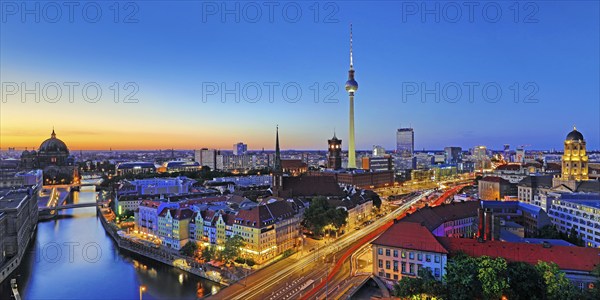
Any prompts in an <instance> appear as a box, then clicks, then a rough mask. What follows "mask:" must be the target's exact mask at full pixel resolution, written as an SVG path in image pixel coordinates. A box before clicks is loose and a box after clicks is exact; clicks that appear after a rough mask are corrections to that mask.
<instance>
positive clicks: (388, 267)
mask: <svg viewBox="0 0 600 300" xmlns="http://www.w3.org/2000/svg"><path fill="white" fill-rule="evenodd" d="M385 268H386V269H388V270H389V269H390V261H389V260H386V261H385Z"/></svg>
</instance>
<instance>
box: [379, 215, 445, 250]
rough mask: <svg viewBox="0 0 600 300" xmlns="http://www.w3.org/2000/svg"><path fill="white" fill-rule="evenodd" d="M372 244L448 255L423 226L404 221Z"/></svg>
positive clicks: (394, 225)
mask: <svg viewBox="0 0 600 300" xmlns="http://www.w3.org/2000/svg"><path fill="white" fill-rule="evenodd" d="M372 244H375V245H380V246H388V247H395V248H403V249H412V250H421V251H428V252H437V253H448V251H447V250H446V249H445V248H444V247H443V246H442V245H441V244H440V243H439V242H438V241H437V240H436V239H435V237H434V236H433V234H431V232H429V230H428V229H427V228H426V227H425V226H423V225H421V224H417V223H412V222H404V221H403V222H396V223H394V224H393V225H392V226H391V227H390V228H389V229H388V230H386V231H385V232H384V233H383V234H381V235H380V236H379V237H378V238H377V239H375V240H374V241H373V242H372Z"/></svg>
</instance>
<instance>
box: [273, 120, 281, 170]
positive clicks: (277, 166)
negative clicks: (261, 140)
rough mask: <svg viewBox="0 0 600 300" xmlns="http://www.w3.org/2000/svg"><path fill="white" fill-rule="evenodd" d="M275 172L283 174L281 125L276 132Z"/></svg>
mask: <svg viewBox="0 0 600 300" xmlns="http://www.w3.org/2000/svg"><path fill="white" fill-rule="evenodd" d="M275 171H277V172H281V171H282V169H281V150H280V149H279V125H277V127H276V132H275Z"/></svg>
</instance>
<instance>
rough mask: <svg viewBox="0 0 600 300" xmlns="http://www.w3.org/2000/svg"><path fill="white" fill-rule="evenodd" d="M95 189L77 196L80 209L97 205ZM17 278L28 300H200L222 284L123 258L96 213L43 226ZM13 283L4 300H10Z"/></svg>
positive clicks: (64, 216) (2, 292) (2, 290)
mask: <svg viewBox="0 0 600 300" xmlns="http://www.w3.org/2000/svg"><path fill="white" fill-rule="evenodd" d="M96 195H97V193H96V192H95V191H94V189H93V187H91V188H89V187H88V188H85V187H82V190H81V192H75V193H74V194H73V202H74V203H84V202H94V201H95V198H96ZM15 276H16V278H17V282H18V284H19V291H20V292H21V295H22V296H23V299H139V287H140V286H141V285H143V286H145V287H146V289H145V292H144V293H143V299H196V298H201V297H203V296H208V295H210V294H211V293H213V292H216V291H217V290H218V289H219V286H218V284H215V283H212V282H211V281H208V280H204V279H202V278H200V277H197V276H195V275H192V274H188V273H186V272H183V271H181V270H179V269H176V268H173V267H170V266H167V265H164V264H161V263H158V262H155V261H152V260H150V259H147V258H144V257H140V256H138V255H134V254H131V253H121V252H119V251H118V250H117V249H116V247H115V244H114V242H113V241H112V239H111V238H110V236H109V235H108V234H106V233H105V232H104V228H103V227H102V224H101V223H100V220H99V219H98V217H97V216H96V208H94V207H88V208H76V209H68V210H63V211H60V212H59V216H57V218H55V219H53V220H49V221H42V222H40V223H39V224H38V227H37V233H36V238H35V240H34V241H33V245H30V249H29V252H28V253H27V254H26V255H25V257H24V259H23V262H22V264H21V266H20V267H19V269H18V270H17V271H16V272H15V273H14V274H13V275H12V277H11V278H14V277H15ZM9 295H10V289H9V280H5V282H3V283H2V285H1V286H0V299H10V296H9Z"/></svg>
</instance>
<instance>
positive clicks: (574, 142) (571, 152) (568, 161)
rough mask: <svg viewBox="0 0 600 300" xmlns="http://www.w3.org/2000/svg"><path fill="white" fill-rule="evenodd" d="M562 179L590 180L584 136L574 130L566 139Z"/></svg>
mask: <svg viewBox="0 0 600 300" xmlns="http://www.w3.org/2000/svg"><path fill="white" fill-rule="evenodd" d="M562 179H564V180H588V179H589V178H588V156H587V153H586V149H585V140H584V139H583V134H581V132H579V131H577V129H576V128H573V131H571V132H569V134H568V135H567V138H566V139H565V152H564V154H563V156H562Z"/></svg>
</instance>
